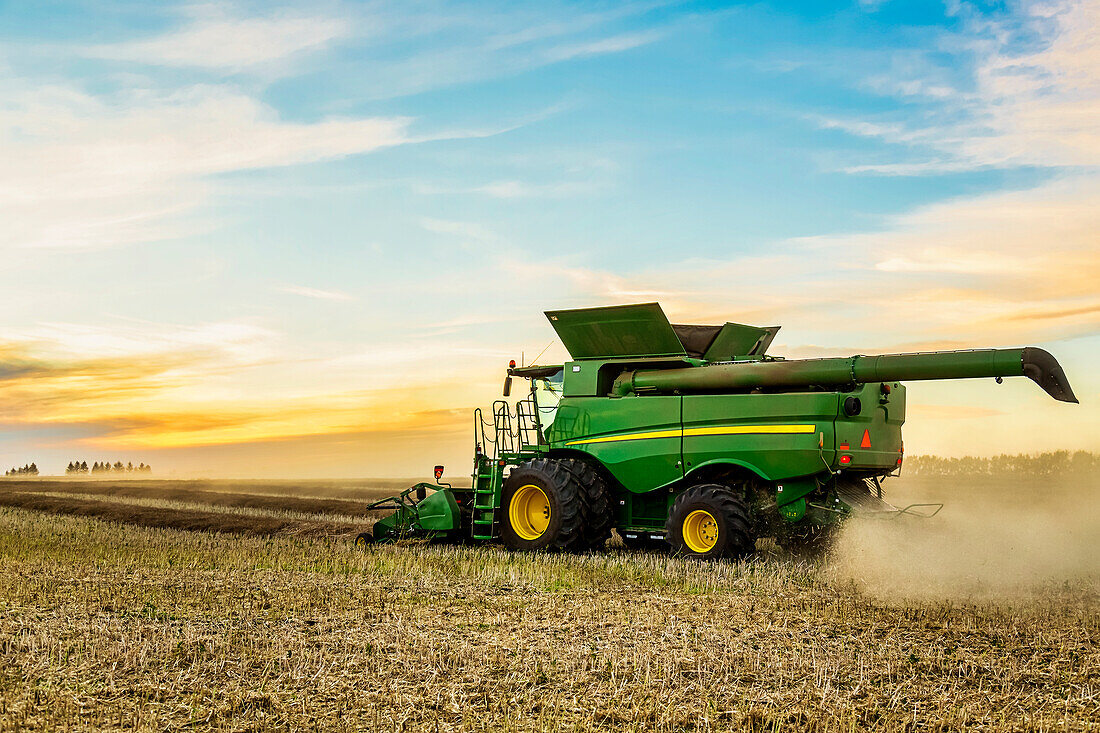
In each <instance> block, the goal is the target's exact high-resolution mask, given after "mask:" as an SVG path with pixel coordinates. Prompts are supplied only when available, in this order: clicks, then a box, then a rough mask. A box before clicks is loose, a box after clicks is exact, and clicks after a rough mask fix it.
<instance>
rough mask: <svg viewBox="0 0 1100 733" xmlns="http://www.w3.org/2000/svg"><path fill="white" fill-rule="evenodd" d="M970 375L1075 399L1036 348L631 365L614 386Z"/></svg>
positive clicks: (642, 389) (733, 387) (734, 387)
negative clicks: (1021, 381)
mask: <svg viewBox="0 0 1100 733" xmlns="http://www.w3.org/2000/svg"><path fill="white" fill-rule="evenodd" d="M975 377H1028V378H1030V379H1031V380H1033V381H1034V382H1035V383H1036V384H1038V385H1039V386H1040V387H1042V388H1043V390H1045V391H1046V393H1047V394H1049V395H1050V396H1051V397H1053V398H1054V399H1056V400H1059V401H1061V402H1077V398H1076V397H1075V396H1074V394H1073V390H1072V389H1071V388H1070V386H1069V380H1068V379H1066V374H1065V372H1064V371H1063V370H1062V367H1061V365H1060V364H1059V363H1058V361H1057V359H1055V358H1054V357H1053V356H1052V355H1051V354H1050V353H1049V352H1047V351H1044V350H1043V349H1039V348H1035V347H1026V348H1021V349H968V350H963V351H931V352H922V353H913V354H884V355H881V356H850V357H843V358H826V359H791V360H785V359H775V360H772V359H764V360H752V361H737V362H730V363H724V364H710V365H706V366H701V367H688V368H679V369H653V370H650V369H646V370H635V371H628V372H624V373H623V374H622V375H620V376H619V377H618V379H616V380H615V385H614V388H613V391H614V393H615V394H618V395H626V394H631V393H646V392H685V393H686V392H724V391H740V390H746V391H747V390H751V389H755V388H777V387H810V386H836V385H845V384H863V383H868V382H894V381H898V382H904V381H917V380H931V379H970V378H975Z"/></svg>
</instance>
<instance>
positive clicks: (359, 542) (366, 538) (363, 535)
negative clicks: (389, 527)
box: [355, 532, 374, 550]
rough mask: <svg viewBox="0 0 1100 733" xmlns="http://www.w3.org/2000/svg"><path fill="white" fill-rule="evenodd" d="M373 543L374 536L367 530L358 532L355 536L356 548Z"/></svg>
mask: <svg viewBox="0 0 1100 733" xmlns="http://www.w3.org/2000/svg"><path fill="white" fill-rule="evenodd" d="M373 543H374V536H373V535H371V534H369V533H367V532H360V533H359V534H358V536H356V538H355V548H356V549H357V550H363V549H366V548H367V546H368V545H371V544H373Z"/></svg>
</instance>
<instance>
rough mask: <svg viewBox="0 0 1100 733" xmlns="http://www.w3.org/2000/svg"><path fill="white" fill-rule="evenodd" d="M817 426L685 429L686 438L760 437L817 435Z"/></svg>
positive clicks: (731, 426) (748, 426) (734, 426)
mask: <svg viewBox="0 0 1100 733" xmlns="http://www.w3.org/2000/svg"><path fill="white" fill-rule="evenodd" d="M816 432H817V426H816V425H729V426H726V427H716V428H684V437H685V438H686V437H688V436H694V435H749V434H752V435H759V434H769V433H781V434H783V435H792V434H802V433H816Z"/></svg>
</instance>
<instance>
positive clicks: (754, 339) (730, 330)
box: [703, 323, 777, 361]
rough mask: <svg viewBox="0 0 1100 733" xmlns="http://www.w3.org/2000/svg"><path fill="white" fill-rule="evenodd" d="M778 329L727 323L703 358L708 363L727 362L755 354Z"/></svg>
mask: <svg viewBox="0 0 1100 733" xmlns="http://www.w3.org/2000/svg"><path fill="white" fill-rule="evenodd" d="M775 330H777V329H767V328H759V327H757V326H745V325H743V324H740V323H727V324H725V325H724V326H722V330H721V331H719V332H718V335H717V336H715V337H714V341H712V342H711V344H710V346H709V347H708V348H707V351H706V353H705V354H703V358H704V359H706V360H707V361H725V360H727V359H733V358H735V357H738V356H748V355H749V354H754V353H756V351H757V350H758V349H759V347H760V346H761V345H763V344H764V339H765V338H767V336H768V335H769V334H774V331H775Z"/></svg>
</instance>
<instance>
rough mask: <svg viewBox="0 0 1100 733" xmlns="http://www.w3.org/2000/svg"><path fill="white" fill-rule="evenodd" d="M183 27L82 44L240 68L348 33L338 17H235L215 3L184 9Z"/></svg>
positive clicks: (151, 58) (94, 51)
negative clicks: (145, 36)
mask: <svg viewBox="0 0 1100 733" xmlns="http://www.w3.org/2000/svg"><path fill="white" fill-rule="evenodd" d="M187 11H188V15H190V16H191V19H190V22H189V23H187V24H186V25H185V26H184V27H182V28H179V29H177V30H173V31H170V32H168V33H165V34H163V35H159V36H155V37H153V38H148V39H144V40H137V41H127V42H123V43H113V44H103V45H98V46H90V47H86V48H84V49H83V50H82V54H83V55H85V56H87V57H89V58H99V59H110V60H115V61H129V62H135V63H140V64H150V65H158V66H180V67H198V68H204V69H223V70H232V71H240V70H244V69H249V68H253V67H256V66H260V65H264V64H269V63H271V62H274V61H280V60H283V59H285V58H287V57H289V56H294V55H296V54H300V53H303V52H308V51H316V50H319V49H322V48H324V47H326V46H329V45H331V44H332V43H333V42H334V41H336V40H338V39H340V38H343V37H346V36H347V35H349V33H350V30H351V29H350V24H349V23H348V22H347V21H346V20H343V19H340V18H331V17H321V16H308V15H295V14H289V13H278V14H273V15H271V16H268V17H252V18H246V17H234V16H232V15H230V14H227V13H226V12H225V10H224V9H223V8H221V7H219V6H216V5H196V6H191V7H190V8H188V9H187Z"/></svg>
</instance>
